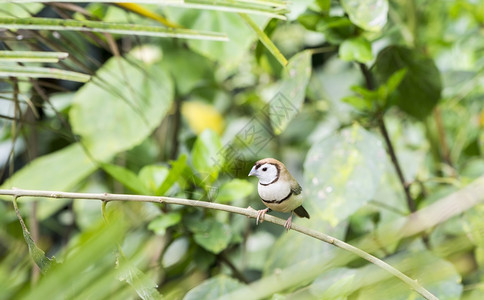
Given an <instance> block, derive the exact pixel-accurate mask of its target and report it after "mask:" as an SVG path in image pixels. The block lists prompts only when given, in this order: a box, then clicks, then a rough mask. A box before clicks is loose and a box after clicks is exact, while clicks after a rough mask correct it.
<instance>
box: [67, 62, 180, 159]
mask: <svg viewBox="0 0 484 300" xmlns="http://www.w3.org/2000/svg"><path fill="white" fill-rule="evenodd" d="M172 101H173V85H172V82H171V80H170V78H169V76H168V75H167V73H166V72H165V71H164V70H163V69H161V68H160V67H159V66H158V65H144V64H142V63H141V62H133V61H130V62H129V61H127V60H126V59H123V58H112V59H110V60H109V61H108V62H106V63H105V64H104V65H103V67H102V68H101V69H99V71H98V72H97V74H96V77H95V78H93V80H92V81H91V82H89V83H88V84H86V85H85V86H83V87H82V88H81V89H80V90H79V91H78V92H77V93H76V96H75V97H74V100H73V105H72V109H71V110H70V112H69V115H70V119H71V124H72V129H73V131H74V132H75V133H76V134H79V135H80V136H81V138H82V143H83V145H84V146H85V147H86V148H87V149H88V151H89V152H90V154H91V155H92V156H93V157H95V158H96V159H98V160H105V159H106V158H107V157H111V156H113V155H114V154H116V153H118V152H120V151H124V150H127V149H130V148H132V147H133V146H136V145H138V144H139V143H141V142H142V141H143V140H144V139H145V138H146V137H147V136H148V135H149V134H150V133H151V132H152V131H153V129H154V128H156V126H158V125H159V124H160V122H161V120H163V118H164V116H165V114H166V112H167V111H168V109H169V108H170V106H171V103H172Z"/></svg>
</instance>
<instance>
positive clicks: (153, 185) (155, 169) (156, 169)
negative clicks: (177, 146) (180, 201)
mask: <svg viewBox="0 0 484 300" xmlns="http://www.w3.org/2000/svg"><path fill="white" fill-rule="evenodd" d="M169 173H170V171H169V170H168V168H167V167H165V166H158V165H148V166H144V167H143V168H142V169H141V170H140V171H139V174H138V177H139V179H140V180H141V182H143V183H144V184H145V186H147V187H148V188H149V190H150V191H151V193H156V191H157V190H159V189H160V188H161V186H162V185H163V183H164V182H165V180H166V179H167V177H168V174H169ZM157 195H159V194H157Z"/></svg>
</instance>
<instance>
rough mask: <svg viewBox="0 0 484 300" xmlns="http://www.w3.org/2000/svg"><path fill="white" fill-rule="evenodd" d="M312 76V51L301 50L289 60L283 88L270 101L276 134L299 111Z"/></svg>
mask: <svg viewBox="0 0 484 300" xmlns="http://www.w3.org/2000/svg"><path fill="white" fill-rule="evenodd" d="M310 77H311V52H310V51H309V50H306V51H302V52H299V53H298V54H296V55H294V56H293V57H292V58H291V59H290V60H289V63H288V65H287V68H286V70H285V72H284V74H283V79H282V82H281V83H280V84H281V88H280V90H279V92H278V93H277V94H276V95H275V96H274V97H273V98H272V99H271V100H270V102H269V118H270V120H271V124H272V128H273V129H274V133H275V134H277V135H279V134H281V133H282V132H283V131H284V130H285V129H286V127H287V125H288V124H289V122H290V121H291V120H292V119H293V118H294V117H295V116H296V115H297V114H298V113H299V110H300V109H301V108H302V104H303V102H304V97H305V95H306V87H307V85H308V83H309V78H310Z"/></svg>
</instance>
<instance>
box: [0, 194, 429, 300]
mask: <svg viewBox="0 0 484 300" xmlns="http://www.w3.org/2000/svg"><path fill="white" fill-rule="evenodd" d="M0 195H10V196H13V197H14V199H17V198H20V197H46V198H69V199H86V200H101V201H103V206H104V205H105V204H106V203H109V202H111V201H133V202H153V203H167V204H178V205H185V206H194V207H202V208H208V209H215V210H221V211H226V212H230V213H235V214H239V215H243V216H247V217H249V218H254V219H255V218H257V210H255V209H253V208H252V207H250V206H249V207H248V208H241V207H236V206H231V205H226V204H219V203H213V202H205V201H198V200H191V199H183V198H173V197H156V196H145V195H126V194H108V193H97V194H96V193H71V192H57V191H39V190H22V189H13V190H0ZM264 220H265V221H268V222H271V223H274V224H277V225H280V226H284V224H285V220H283V219H280V218H276V217H273V216H271V215H266V216H265V218H264ZM291 229H292V230H295V231H298V232H300V233H302V234H305V235H308V236H310V237H313V238H315V239H318V240H321V241H323V242H326V243H329V244H332V245H334V246H336V247H338V248H341V249H343V250H346V251H348V252H351V253H353V254H355V255H357V256H359V257H361V258H363V259H365V260H367V261H369V262H370V263H372V264H375V265H376V266H378V267H380V268H382V269H384V270H386V271H387V272H389V273H390V274H392V275H394V276H395V277H397V278H398V279H400V280H401V281H403V282H404V283H405V284H407V285H408V286H409V287H411V288H412V289H414V290H415V291H416V292H418V293H419V294H420V295H422V296H423V297H425V298H426V299H438V298H437V297H435V296H434V295H433V294H432V293H430V292H429V291H428V290H426V289H425V288H424V287H423V286H421V285H420V284H419V283H418V282H417V281H416V280H413V279H411V278H410V277H408V276H407V275H405V274H403V273H402V272H400V271H399V270H397V269H395V268H394V267H392V266H390V265H389V264H387V263H386V262H384V261H382V260H381V259H378V258H377V257H375V256H373V255H371V254H369V253H367V252H365V251H363V250H361V249H359V248H356V247H354V246H352V245H350V244H348V243H345V242H343V241H341V240H338V239H336V238H334V237H332V236H329V235H327V234H324V233H322V232H319V231H316V230H313V229H310V228H307V227H304V226H301V225H297V224H294V223H293V224H291Z"/></svg>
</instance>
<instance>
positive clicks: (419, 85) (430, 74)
mask: <svg viewBox="0 0 484 300" xmlns="http://www.w3.org/2000/svg"><path fill="white" fill-rule="evenodd" d="M401 69H406V70H407V71H406V74H405V77H404V79H403V80H402V81H401V83H400V84H399V85H398V87H397V88H396V90H395V92H394V93H393V94H392V95H391V97H390V99H391V100H392V101H393V102H394V103H395V104H396V105H397V106H398V107H399V108H400V109H402V110H403V111H405V112H406V113H407V114H409V115H411V116H413V117H416V118H418V119H424V118H425V117H426V116H428V115H429V114H430V113H431V112H432V110H433V108H434V107H435V105H437V103H438V102H439V100H440V93H441V91H442V82H441V79H440V72H439V70H438V69H437V67H436V65H435V63H434V61H433V60H432V59H431V58H429V57H427V56H425V55H423V54H420V53H419V52H417V51H416V50H412V49H409V48H406V47H402V46H389V47H387V48H385V49H383V50H382V51H381V52H380V53H379V54H378V57H377V59H376V62H375V65H374V67H373V68H372V72H373V73H374V74H375V77H376V78H377V79H378V80H379V81H380V82H387V81H388V82H389V84H390V86H391V87H392V86H394V85H395V83H397V81H398V80H401V79H400V78H399V77H400V76H402V77H403V74H401V73H399V74H398V75H395V76H396V77H395V78H393V79H390V78H391V77H392V75H394V74H395V72H398V71H401Z"/></svg>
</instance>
